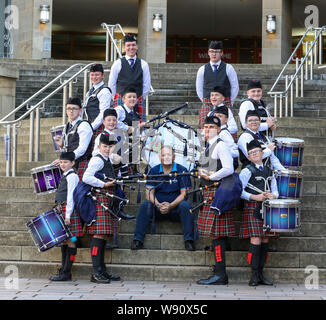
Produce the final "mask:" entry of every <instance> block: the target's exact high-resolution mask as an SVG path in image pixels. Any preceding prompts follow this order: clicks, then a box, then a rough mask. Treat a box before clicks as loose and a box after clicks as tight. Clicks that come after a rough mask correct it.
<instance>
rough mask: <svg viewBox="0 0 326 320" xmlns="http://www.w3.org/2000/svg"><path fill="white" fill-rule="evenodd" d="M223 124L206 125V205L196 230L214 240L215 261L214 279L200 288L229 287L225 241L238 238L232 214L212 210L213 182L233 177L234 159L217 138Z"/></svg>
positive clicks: (203, 179)
mask: <svg viewBox="0 0 326 320" xmlns="http://www.w3.org/2000/svg"><path fill="white" fill-rule="evenodd" d="M220 126H221V123H220V120H219V118H218V117H216V116H208V117H206V119H205V123H204V137H205V143H206V150H205V157H204V160H201V161H200V166H201V167H200V169H199V173H200V177H201V182H200V184H201V186H203V187H204V188H203V202H204V205H203V207H202V209H201V210H200V212H199V214H198V220H197V227H198V233H199V235H201V236H204V237H209V238H211V239H212V245H213V252H214V257H215V270H214V275H213V276H211V277H209V278H208V279H201V280H198V281H197V283H198V284H204V285H225V284H227V283H228V276H227V274H226V270H225V268H226V263H225V251H226V241H225V240H226V238H227V237H230V236H235V228H234V222H233V216H232V211H231V210H229V211H227V212H224V213H223V214H222V215H217V214H216V213H214V211H213V210H211V204H212V200H213V198H214V196H215V192H216V189H217V187H216V186H214V185H213V183H214V181H218V180H221V179H223V178H225V177H227V176H230V175H232V174H233V172H234V169H233V159H232V156H231V152H230V150H229V149H228V147H227V145H226V144H225V143H224V142H223V141H222V140H221V139H219V138H218V128H220Z"/></svg>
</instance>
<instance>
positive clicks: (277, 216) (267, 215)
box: [263, 199, 301, 232]
mask: <svg viewBox="0 0 326 320" xmlns="http://www.w3.org/2000/svg"><path fill="white" fill-rule="evenodd" d="M300 209H301V204H300V201H299V200H290V199H280V200H278V199H275V200H266V201H265V202H264V205H263V218H264V224H263V229H264V230H265V231H271V232H295V231H298V229H299V228H300Z"/></svg>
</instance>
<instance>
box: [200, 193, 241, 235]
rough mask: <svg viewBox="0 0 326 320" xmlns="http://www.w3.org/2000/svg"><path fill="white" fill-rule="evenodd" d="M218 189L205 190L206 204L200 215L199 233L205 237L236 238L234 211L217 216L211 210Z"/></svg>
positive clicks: (204, 198)
mask: <svg viewBox="0 0 326 320" xmlns="http://www.w3.org/2000/svg"><path fill="white" fill-rule="evenodd" d="M216 189H217V187H213V188H209V189H208V190H206V189H205V190H203V201H206V203H205V204H204V205H203V207H202V208H201V210H200V212H199V214H198V220H197V228H198V233H199V234H200V235H201V236H204V237H211V238H220V237H231V236H235V227H234V221H233V215H232V210H229V211H227V212H224V213H223V214H221V215H217V214H216V213H214V211H213V210H211V208H210V207H211V204H212V201H213V197H214V195H215V192H216Z"/></svg>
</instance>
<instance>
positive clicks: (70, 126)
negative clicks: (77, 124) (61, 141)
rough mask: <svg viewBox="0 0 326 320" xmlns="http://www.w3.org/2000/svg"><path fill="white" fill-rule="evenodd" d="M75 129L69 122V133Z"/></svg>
mask: <svg viewBox="0 0 326 320" xmlns="http://www.w3.org/2000/svg"><path fill="white" fill-rule="evenodd" d="M72 128H73V125H72V124H71V123H70V122H69V126H68V132H70V131H71V130H72Z"/></svg>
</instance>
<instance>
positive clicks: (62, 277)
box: [49, 272, 71, 281]
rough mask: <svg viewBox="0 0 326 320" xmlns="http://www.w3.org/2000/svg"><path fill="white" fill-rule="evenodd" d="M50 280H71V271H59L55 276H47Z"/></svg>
mask: <svg viewBox="0 0 326 320" xmlns="http://www.w3.org/2000/svg"><path fill="white" fill-rule="evenodd" d="M49 280H51V281H71V273H68V274H67V273H63V272H59V273H58V274H57V275H56V276H51V277H50V278H49Z"/></svg>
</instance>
